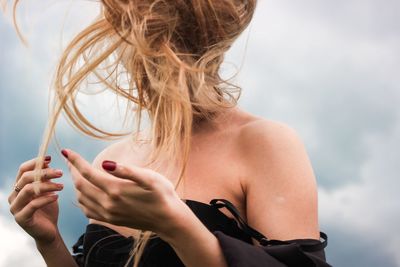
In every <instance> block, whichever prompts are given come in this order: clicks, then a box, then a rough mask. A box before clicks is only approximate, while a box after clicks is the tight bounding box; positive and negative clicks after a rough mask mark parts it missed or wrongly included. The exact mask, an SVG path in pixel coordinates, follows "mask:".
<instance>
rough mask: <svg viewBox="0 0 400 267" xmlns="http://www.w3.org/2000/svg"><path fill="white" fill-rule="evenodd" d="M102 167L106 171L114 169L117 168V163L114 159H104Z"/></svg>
mask: <svg viewBox="0 0 400 267" xmlns="http://www.w3.org/2000/svg"><path fill="white" fill-rule="evenodd" d="M102 166H103V169H105V170H106V171H110V172H112V171H115V169H116V168H117V163H115V162H114V161H111V160H105V161H103V163H102Z"/></svg>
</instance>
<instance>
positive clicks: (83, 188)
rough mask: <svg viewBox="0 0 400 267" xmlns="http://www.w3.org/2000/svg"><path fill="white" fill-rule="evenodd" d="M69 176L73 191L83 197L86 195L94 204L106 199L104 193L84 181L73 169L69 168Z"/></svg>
mask: <svg viewBox="0 0 400 267" xmlns="http://www.w3.org/2000/svg"><path fill="white" fill-rule="evenodd" d="M71 175H72V177H73V181H74V186H75V189H76V190H77V191H78V192H79V193H80V194H83V195H86V196H87V197H88V198H90V199H91V200H92V201H94V202H99V200H100V199H104V198H105V197H106V193H105V192H104V191H102V190H101V189H99V188H98V187H97V186H95V185H93V184H92V183H90V182H89V181H88V180H86V179H85V178H84V177H83V176H82V175H81V174H80V173H79V172H78V171H77V169H76V168H75V167H71Z"/></svg>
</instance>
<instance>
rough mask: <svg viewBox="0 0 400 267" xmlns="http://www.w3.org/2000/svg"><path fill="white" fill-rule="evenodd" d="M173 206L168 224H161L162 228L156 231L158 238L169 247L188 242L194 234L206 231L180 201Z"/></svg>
mask: <svg viewBox="0 0 400 267" xmlns="http://www.w3.org/2000/svg"><path fill="white" fill-rule="evenodd" d="M179 201H180V203H179V204H178V205H175V209H174V214H172V215H171V218H172V219H170V220H169V223H167V224H163V228H161V229H159V230H158V231H156V233H157V234H158V236H159V237H160V238H161V239H162V240H164V241H165V242H167V243H169V244H170V245H174V244H178V243H181V242H182V241H183V240H188V239H190V237H191V236H192V235H194V234H195V233H197V234H199V233H200V232H203V231H207V232H208V229H207V228H206V227H205V226H204V225H203V223H202V222H201V221H200V220H199V218H197V216H196V215H195V214H194V213H193V211H192V210H191V209H190V208H189V207H188V206H187V205H186V203H184V202H183V201H182V200H180V199H179Z"/></svg>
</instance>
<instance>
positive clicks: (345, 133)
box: [0, 0, 400, 267]
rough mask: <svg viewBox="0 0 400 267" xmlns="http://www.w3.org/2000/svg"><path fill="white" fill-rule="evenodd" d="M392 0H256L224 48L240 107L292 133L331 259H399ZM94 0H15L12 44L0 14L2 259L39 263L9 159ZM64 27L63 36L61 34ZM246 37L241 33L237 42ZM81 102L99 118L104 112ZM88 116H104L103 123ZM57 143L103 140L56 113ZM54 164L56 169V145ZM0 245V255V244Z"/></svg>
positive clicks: (65, 227)
mask: <svg viewBox="0 0 400 267" xmlns="http://www.w3.org/2000/svg"><path fill="white" fill-rule="evenodd" d="M399 8H400V3H399V2H398V1H394V0H388V1H385V4H384V5H383V3H382V2H381V1H377V0H375V1H373V0H364V1H361V0H347V1H335V2H326V1H324V2H322V1H316V0H306V1H288V0H279V1H277V0H276V1H272V0H271V1H269V0H259V5H258V9H257V11H256V14H255V17H254V20H253V22H252V24H251V28H249V29H248V30H247V31H246V32H245V33H244V34H243V35H242V36H241V38H240V39H239V40H238V42H237V43H236V45H235V46H234V47H233V48H232V50H231V51H230V52H229V53H228V55H227V57H226V64H224V65H223V72H224V73H225V75H228V74H229V73H232V72H233V71H234V70H235V69H234V68H233V67H232V64H231V63H233V64H235V65H236V66H239V65H240V64H241V63H242V59H244V61H243V66H242V69H241V72H240V74H239V76H238V77H237V79H236V83H237V84H239V85H240V86H241V87H242V88H243V91H242V96H241V99H240V101H239V106H240V107H242V108H243V109H245V110H247V111H249V112H251V113H253V114H256V115H259V116H262V117H265V118H268V119H273V120H278V121H282V122H285V123H287V124H289V125H290V126H291V127H293V128H294V129H296V131H297V132H298V133H299V135H300V136H301V138H302V140H303V141H304V144H305V146H306V148H307V151H308V153H309V156H310V159H311V162H312V164H313V167H314V171H315V174H316V177H317V182H318V185H319V218H320V226H321V230H322V231H324V232H326V233H327V234H328V235H329V245H328V248H327V250H326V254H327V258H328V260H329V262H330V263H331V264H332V265H334V266H343V267H354V266H363V267H370V266H371V267H372V266H387V267H392V266H400V256H399V254H398V251H397V250H398V248H400V235H398V234H396V231H397V228H398V225H400V215H399V211H400V209H399V208H400V197H399V195H398V193H397V191H396V189H397V188H399V185H400V182H399V180H398V176H399V175H398V174H399V167H398V164H397V163H398V161H399V159H400V152H399V149H397V148H399V145H400V116H399V115H400V108H399V106H400V105H399V104H398V103H399V101H400V90H399V84H400V75H398V71H399V69H400V66H399V65H400V60H399V59H400V52H399V50H398V47H400V29H399V26H398V25H400V19H399V16H398V12H397V11H398V10H399ZM96 11H97V4H96V3H95V2H92V1H59V2H58V3H56V1H23V5H22V9H21V11H20V18H21V25H22V29H23V31H24V32H25V34H26V36H27V38H28V40H29V42H30V47H29V48H25V47H23V46H22V45H21V43H20V42H19V40H18V39H17V37H16V34H15V32H14V30H13V28H12V26H11V24H10V19H9V18H6V17H4V16H3V15H2V16H0V60H1V62H2V65H1V67H0V109H1V113H0V119H1V126H0V157H1V160H0V177H1V179H0V201H1V203H3V204H2V205H0V235H1V236H2V239H1V240H0V250H1V251H2V254H1V255H0V266H1V267H2V266H25V264H27V263H28V262H29V264H30V266H34V267H36V266H42V265H43V262H42V260H41V258H40V255H39V254H38V253H37V252H36V251H35V248H34V243H33V241H32V240H31V239H30V238H29V237H28V236H27V235H26V234H25V233H24V232H23V230H22V229H20V228H19V227H18V226H17V225H16V224H15V223H14V221H13V218H12V217H11V214H10V213H9V211H8V204H7V196H8V194H9V192H10V190H11V188H12V184H13V181H14V175H15V172H16V170H17V168H18V166H19V164H20V163H21V162H23V161H25V160H28V159H30V158H32V157H34V156H35V155H36V153H37V149H38V145H39V143H40V140H41V134H42V131H43V129H44V125H45V122H46V116H47V97H48V88H49V85H50V82H51V77H52V76H51V75H52V71H53V69H54V66H55V64H56V60H57V58H58V56H59V55H60V51H61V49H62V47H63V46H65V44H66V43H67V41H68V40H69V39H70V38H71V36H72V35H73V34H74V33H76V32H77V31H79V30H80V29H81V28H82V26H83V25H86V24H87V23H89V21H90V20H91V19H92V18H93V17H94V16H95V15H96ZM61 29H63V32H64V34H63V38H61V34H60V32H61ZM246 40H248V43H247V48H246ZM104 99H107V98H104V97H103V98H101V97H99V98H98V99H97V100H96V101H93V102H92V103H91V104H89V103H87V101H86V102H85V101H83V104H85V105H87V107H86V108H85V110H86V111H87V114H88V115H89V116H91V117H93V118H96V120H97V122H98V123H99V124H101V125H104V124H106V125H107V126H109V125H108V123H107V122H108V121H109V119H110V118H109V117H106V119H104V116H98V113H94V112H93V110H94V109H93V107H95V106H96V105H97V106H98V104H99V103H100V104H101V105H102V106H103V107H104V108H105V109H106V108H107V106H108V105H110V103H105V102H106V101H104ZM98 117H102V118H103V120H101V119H99V118H98ZM57 137H58V140H59V141H60V143H61V145H62V146H63V147H70V148H72V149H76V150H77V151H79V152H81V153H82V154H83V155H85V157H86V158H87V159H88V160H92V159H93V158H94V156H95V155H96V154H97V153H98V152H100V151H101V150H102V149H103V148H104V147H105V146H107V145H108V144H109V143H107V142H102V141H97V140H93V139H90V138H88V137H85V136H83V135H81V134H79V133H77V132H76V131H75V130H74V129H72V128H71V127H70V126H69V125H68V124H66V123H65V122H64V121H63V120H60V124H59V127H58V130H57ZM49 153H50V154H51V155H52V156H53V158H54V163H53V164H54V166H57V167H60V168H62V169H64V171H65V172H66V173H67V170H66V167H65V165H64V163H63V160H62V158H61V156H60V155H59V154H58V153H57V152H56V151H55V149H54V146H52V147H51V148H50V150H49ZM62 181H63V182H64V184H65V185H66V188H65V189H64V190H63V192H62V193H60V196H61V197H60V205H61V214H60V228H61V231H62V234H63V236H64V238H65V241H66V242H67V245H68V246H69V247H70V246H71V245H72V244H73V242H74V241H75V240H76V239H77V238H78V237H79V235H80V234H81V233H82V232H83V231H84V228H85V224H86V222H87V219H86V218H85V217H84V216H83V215H82V213H81V212H80V210H79V209H78V208H77V207H76V206H75V205H74V192H73V188H72V183H71V181H70V177H69V176H68V175H65V176H64V177H63V178H62ZM3 252H4V253H3Z"/></svg>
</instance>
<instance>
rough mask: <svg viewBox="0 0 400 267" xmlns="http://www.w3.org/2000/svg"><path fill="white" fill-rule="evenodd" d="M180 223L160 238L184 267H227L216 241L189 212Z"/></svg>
mask: <svg viewBox="0 0 400 267" xmlns="http://www.w3.org/2000/svg"><path fill="white" fill-rule="evenodd" d="M181 222H182V224H181V225H179V226H178V227H177V228H176V229H175V230H173V231H170V232H169V233H167V234H165V235H160V238H161V239H163V240H164V241H166V242H167V243H169V244H170V245H171V247H172V248H173V249H174V250H175V252H176V254H177V255H178V257H179V258H180V259H181V261H182V262H183V264H184V265H185V266H187V267H204V266H209V267H228V265H227V263H226V260H225V257H224V255H223V253H222V249H221V247H220V244H219V241H218V239H217V238H216V237H215V236H214V234H213V233H211V232H210V231H209V230H208V229H207V228H206V227H205V226H204V225H203V223H202V222H201V221H200V220H199V219H198V218H197V217H196V215H194V214H193V212H192V211H191V210H189V211H188V212H187V216H186V217H185V218H184V220H181Z"/></svg>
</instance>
